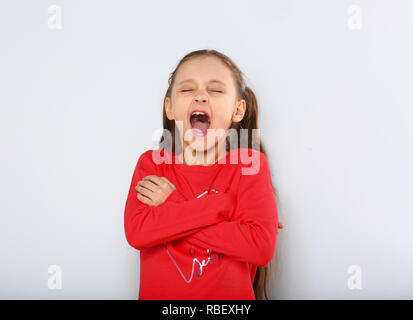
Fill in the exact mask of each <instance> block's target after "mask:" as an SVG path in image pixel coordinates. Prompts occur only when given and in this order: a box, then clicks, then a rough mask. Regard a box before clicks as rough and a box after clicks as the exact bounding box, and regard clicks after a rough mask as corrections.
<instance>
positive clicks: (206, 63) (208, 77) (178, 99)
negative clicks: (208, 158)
mask: <svg viewBox="0 0 413 320" xmlns="http://www.w3.org/2000/svg"><path fill="white" fill-rule="evenodd" d="M245 108H246V102H245V100H243V99H240V100H238V99H237V92H236V87H235V81H234V79H233V77H232V74H231V71H230V70H229V68H228V67H227V66H226V65H224V64H223V63H222V62H221V61H220V60H219V59H218V58H215V57H200V58H199V57H197V58H192V59H190V60H188V61H186V62H185V63H183V64H182V65H181V66H180V68H179V69H178V72H177V74H176V76H175V81H174V85H173V87H172V93H171V98H169V97H167V98H166V99H165V111H166V115H167V117H168V119H169V120H175V124H176V127H177V128H178V129H179V133H180V135H181V137H183V150H184V151H185V150H186V147H190V148H191V149H194V150H196V151H197V152H201V151H203V152H206V151H208V150H210V149H212V148H215V146H216V145H217V144H218V143H220V142H222V141H224V140H225V135H226V132H227V130H228V129H229V127H230V126H231V122H239V121H241V120H242V118H243V117H244V114H245ZM194 112H196V113H195V114H194Z"/></svg>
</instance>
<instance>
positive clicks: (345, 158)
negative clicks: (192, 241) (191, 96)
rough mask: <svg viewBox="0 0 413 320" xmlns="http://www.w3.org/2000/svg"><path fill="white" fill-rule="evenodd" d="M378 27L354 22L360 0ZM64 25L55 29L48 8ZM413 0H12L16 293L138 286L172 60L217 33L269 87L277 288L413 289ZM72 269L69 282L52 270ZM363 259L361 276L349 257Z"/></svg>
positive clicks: (127, 294) (5, 28)
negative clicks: (136, 232) (137, 223)
mask: <svg viewBox="0 0 413 320" xmlns="http://www.w3.org/2000/svg"><path fill="white" fill-rule="evenodd" d="M353 4H355V5H359V6H360V7H361V9H362V29H359V30H357V29H356V30H351V29H349V27H348V20H349V19H350V14H349V13H348V8H349V7H350V5H353ZM51 5H58V6H60V7H61V8H62V29H61V30H50V29H49V28H48V24H47V22H48V18H49V14H48V11H47V9H48V7H49V6H51ZM412 11H413V2H411V1H407V0H406V1H391V2H390V1H377V0H375V1H373V0H369V1H366V0H365V1H361V0H360V1H327V0H325V1H322V0H313V1H291V0H289V1H287V0H285V1H239V0H237V1H97V0H93V1H92V0H88V1H79V0H76V1H75V0H71V1H12V0H7V1H4V0H3V1H1V2H0V46H1V47H0V91H1V93H0V108H1V109H0V110H1V115H0V131H1V134H0V142H1V166H0V175H1V180H0V192H1V202H0V214H1V216H0V219H1V220H0V259H1V260H0V261H1V262H0V298H3V299H15V298H18V299H136V298H137V296H138V289H139V252H138V251H137V250H135V249H133V248H131V247H130V246H129V245H128V243H127V242H126V239H125V235H124V229H123V210H124V205H125V201H126V196H127V192H128V189H129V186H130V182H131V178H132V173H133V169H134V168H135V165H136V162H137V159H138V157H139V155H140V154H141V153H143V152H144V151H145V150H148V149H150V148H155V143H154V142H153V141H152V133H153V132H155V131H156V130H157V129H159V128H161V126H162V121H161V119H162V117H161V116H162V98H163V96H164V94H165V91H166V89H167V79H168V76H169V73H170V72H172V71H173V69H174V68H175V66H176V64H177V63H178V61H179V59H180V58H182V57H183V56H184V55H185V54H186V53H188V52H190V51H193V50H198V49H204V48H208V49H216V50H219V51H221V52H223V53H225V54H227V55H229V56H230V57H231V58H232V59H233V60H234V61H235V62H236V63H237V64H238V66H239V67H240V69H241V70H242V71H243V72H244V73H245V74H246V75H247V84H248V85H249V86H250V87H251V88H253V90H255V93H256V94H257V96H258V99H259V116H260V119H259V125H260V128H261V137H262V139H263V142H264V144H265V146H266V147H267V149H268V159H269V162H270V166H271V168H272V179H273V184H274V185H275V186H276V188H277V189H278V192H279V197H280V201H279V219H280V221H282V222H284V223H285V224H286V228H285V229H284V230H282V231H281V233H280V234H279V238H278V243H277V253H276V257H275V259H277V260H278V269H279V270H278V272H277V274H276V277H274V278H273V279H272V282H271V292H272V295H273V297H274V298H276V299H323V298H327V299H382V298H390V299H395V298H410V299H411V298H413V273H412V272H411V271H412V270H413V254H412V252H413V251H412V247H413V235H412V233H411V230H412V225H413V218H412V205H411V201H410V200H411V196H412V193H413V192H412V191H413V188H412V185H413V184H412V178H413V170H412V163H413V152H412V138H413V126H412V125H411V122H412V121H411V119H412V116H413V111H412V106H413V96H412V95H413V93H412V92H413V91H412V90H411V89H412V80H413V79H412V74H413V62H412V61H413V60H412V57H413V46H412V39H413V22H412V19H411V17H412V13H413V12H412ZM54 264H56V265H59V266H60V267H61V268H62V285H63V286H62V289H61V290H50V289H49V288H48V286H47V280H48V277H49V274H48V267H49V266H50V265H54ZM351 265H359V266H360V267H361V268H362V289H361V290H350V289H349V288H348V287H347V280H348V278H349V277H350V274H348V273H347V270H348V268H349V266H351Z"/></svg>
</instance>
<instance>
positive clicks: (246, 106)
mask: <svg viewBox="0 0 413 320" xmlns="http://www.w3.org/2000/svg"><path fill="white" fill-rule="evenodd" d="M257 122H258V106H257V100H256V98H255V95H254V93H253V92H252V90H251V89H250V88H248V87H247V86H245V83H244V80H243V76H242V72H241V71H240V70H239V69H238V67H237V66H236V65H235V64H234V62H233V61H232V60H231V59H230V58H228V57H227V56H225V55H224V54H222V53H219V52H217V51H215V50H199V51H194V52H191V53H189V54H187V55H186V56H185V57H184V58H183V59H182V60H181V61H180V62H179V64H178V66H177V67H176V69H175V70H174V71H173V72H172V74H171V76H170V78H169V87H168V90H167V92H166V94H165V99H164V108H163V127H164V135H163V136H162V138H161V140H160V142H159V146H160V148H159V150H147V151H146V152H144V153H143V154H141V156H140V157H139V160H138V162H137V165H136V168H135V171H134V173H133V177H132V182H131V186H130V189H129V194H128V197H127V200H126V206H125V214H124V224H125V234H126V239H127V241H128V243H129V244H130V245H131V246H132V247H134V248H136V249H138V250H140V265H141V267H140V289H139V299H170V300H174V299H175V300H185V299H192V300H210V299H233V300H234V299H236V300H248V299H252V300H254V299H264V298H265V299H268V293H267V288H266V287H267V282H268V277H269V274H268V270H267V268H268V265H269V262H270V261H271V259H272V258H273V256H274V252H275V245H276V238H277V226H278V215H277V206H276V197H275V189H274V187H273V185H272V180H271V174H270V169H269V165H268V162H267V159H266V152H265V149H264V146H263V144H262V142H261V140H260V139H259V135H257V134H256V132H257V130H253V129H258V128H257ZM229 133H231V134H232V133H235V135H233V136H229ZM234 136H235V143H234V139H233V137H234ZM234 145H235V147H234ZM278 227H279V228H282V227H283V226H282V224H280V225H279V226H278Z"/></svg>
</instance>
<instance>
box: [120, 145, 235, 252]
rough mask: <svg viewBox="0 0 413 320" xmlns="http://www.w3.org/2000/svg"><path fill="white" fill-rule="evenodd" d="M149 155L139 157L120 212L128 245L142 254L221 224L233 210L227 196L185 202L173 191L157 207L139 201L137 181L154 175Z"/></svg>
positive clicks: (230, 196) (206, 197) (176, 191)
mask: <svg viewBox="0 0 413 320" xmlns="http://www.w3.org/2000/svg"><path fill="white" fill-rule="evenodd" d="M156 169H157V168H156V164H155V163H154V162H153V161H152V159H151V153H148V152H146V153H144V154H142V155H141V156H140V158H139V160H138V163H137V165H136V168H135V171H134V173H133V177H132V182H131V186H130V188H129V193H128V197H127V200H126V205H125V212H124V229H125V235H126V239H127V241H128V243H129V244H130V245H131V246H132V247H134V248H136V249H138V250H142V249H145V248H149V247H152V246H156V245H159V244H162V243H163V242H166V241H172V240H176V239H179V238H182V237H185V236H187V235H190V234H191V233H194V232H197V231H199V230H201V229H202V228H203V227H206V226H210V225H213V224H216V223H219V222H222V221H225V220H229V219H230V217H231V216H232V213H233V211H234V207H235V203H234V202H235V198H234V196H232V195H230V194H228V193H222V194H211V195H206V196H204V197H202V198H194V199H191V200H186V199H185V198H184V197H183V196H182V195H181V194H180V193H179V191H178V189H175V190H174V191H173V192H172V193H171V194H170V196H169V197H168V199H167V200H166V201H164V202H163V203H162V204H160V205H158V206H149V205H147V204H144V203H143V202H141V201H139V200H138V198H137V193H138V192H137V191H136V189H135V187H136V185H137V183H138V181H140V180H142V178H143V177H145V176H147V175H152V174H153V175H157V171H156Z"/></svg>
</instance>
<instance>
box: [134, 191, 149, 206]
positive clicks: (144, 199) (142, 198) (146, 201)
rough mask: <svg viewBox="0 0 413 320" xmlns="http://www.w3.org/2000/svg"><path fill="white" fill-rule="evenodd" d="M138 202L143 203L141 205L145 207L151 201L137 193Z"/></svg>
mask: <svg viewBox="0 0 413 320" xmlns="http://www.w3.org/2000/svg"><path fill="white" fill-rule="evenodd" d="M137 197H138V200H139V201H140V202H143V203H145V204H147V205H151V204H152V200H151V199H149V198H147V197H145V196H144V195H142V194H140V193H138V196H137Z"/></svg>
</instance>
